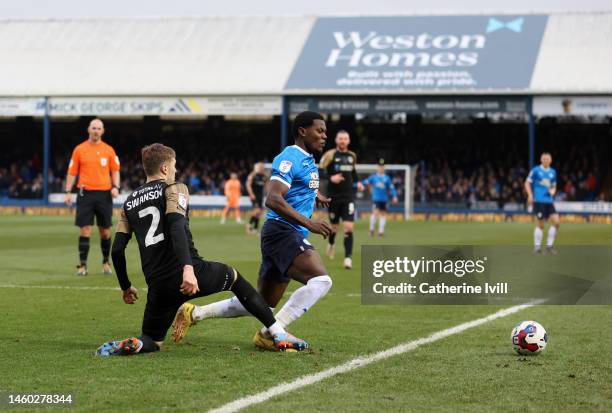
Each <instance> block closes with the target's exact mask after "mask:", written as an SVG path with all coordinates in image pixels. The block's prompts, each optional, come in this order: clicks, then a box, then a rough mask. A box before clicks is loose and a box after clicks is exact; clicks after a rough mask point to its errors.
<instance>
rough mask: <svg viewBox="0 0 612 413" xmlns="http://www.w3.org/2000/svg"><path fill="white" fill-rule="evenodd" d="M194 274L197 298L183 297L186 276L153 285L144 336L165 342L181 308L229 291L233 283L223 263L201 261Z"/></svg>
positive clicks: (231, 271) (143, 325) (175, 276)
mask: <svg viewBox="0 0 612 413" xmlns="http://www.w3.org/2000/svg"><path fill="white" fill-rule="evenodd" d="M194 272H195V275H196V278H197V280H198V287H199V288H200V291H199V292H198V293H197V294H195V295H191V296H189V295H184V294H182V293H181V291H180V287H181V284H182V282H183V272H182V271H179V272H177V273H176V274H174V275H173V276H172V277H170V278H167V279H164V280H160V281H158V282H152V283H151V285H149V291H148V293H147V304H146V306H145V311H144V317H143V319H142V334H146V335H147V336H149V337H151V338H152V339H153V340H154V341H163V340H164V338H165V337H166V333H167V332H168V329H169V328H170V326H171V325H172V321H174V317H175V316H176V312H177V310H178V309H179V307H180V306H181V305H182V304H183V303H184V302H186V301H189V300H191V299H194V298H198V297H204V296H207V295H211V294H214V293H218V292H220V291H227V290H229V289H230V288H231V287H232V284H233V283H234V281H235V279H234V270H233V269H232V268H231V267H229V266H227V265H225V264H222V263H220V262H213V261H201V262H198V263H194Z"/></svg>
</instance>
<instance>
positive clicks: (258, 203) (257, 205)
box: [251, 197, 263, 208]
mask: <svg viewBox="0 0 612 413" xmlns="http://www.w3.org/2000/svg"><path fill="white" fill-rule="evenodd" d="M251 203H252V204H253V208H263V198H261V197H255V200H254V201H251Z"/></svg>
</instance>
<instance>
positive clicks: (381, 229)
mask: <svg viewBox="0 0 612 413" xmlns="http://www.w3.org/2000/svg"><path fill="white" fill-rule="evenodd" d="M386 223H387V217H380V221H378V232H379V233H380V234H383V233H384V232H385V224H386Z"/></svg>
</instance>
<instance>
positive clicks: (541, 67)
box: [0, 12, 612, 96]
mask: <svg viewBox="0 0 612 413" xmlns="http://www.w3.org/2000/svg"><path fill="white" fill-rule="evenodd" d="M316 22H317V18H316V17H272V18H264V17H208V18H169V19H163V18H140V19H119V18H118V19H67V20H61V19H60V20H57V19H51V20H0V53H1V55H2V59H1V60H0V96H165V95H168V96H170V95H173V96H184V95H194V96H197V95H280V94H286V93H298V92H296V91H293V92H292V91H287V90H286V85H287V81H288V79H289V78H290V76H291V73H292V70H293V69H294V65H295V64H296V62H297V61H298V58H299V57H300V54H301V52H302V49H303V47H304V45H305V44H306V43H307V41H308V38H309V35H310V34H311V31H312V29H313V27H314V26H315V23H316ZM610 73H612V12H603V13H571V14H570V13H566V14H551V15H549V17H548V20H547V23H546V25H545V30H544V35H543V37H542V41H541V44H540V48H539V54H538V55H537V59H536V60H535V67H534V69H533V75H532V77H531V83H530V85H529V86H528V87H527V88H523V89H514V90H510V89H505V88H490V89H489V90H486V91H484V93H508V92H510V93H525V92H528V93H535V94H593V93H606V94H610V93H612V76H610ZM502 75H503V74H502ZM321 92H322V93H328V94H329V93H333V92H334V90H330V89H329V88H328V89H325V90H322V91H321ZM343 92H346V90H344V91H343ZM359 92H360V90H359V89H352V90H350V93H359ZM365 92H366V93H375V91H372V90H368V91H365ZM387 92H388V91H387ZM436 92H440V91H437V90H420V91H419V90H416V91H414V93H436ZM443 92H444V91H443ZM456 92H459V93H463V94H469V93H477V94H480V93H483V90H469V89H462V90H459V91H456ZM309 93H311V94H316V93H317V90H310V91H309ZM401 93H402V94H404V93H411V92H410V91H402V92H401ZM446 93H448V90H446ZM451 93H453V92H451Z"/></svg>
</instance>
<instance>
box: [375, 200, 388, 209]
mask: <svg viewBox="0 0 612 413" xmlns="http://www.w3.org/2000/svg"><path fill="white" fill-rule="evenodd" d="M374 208H376V209H378V210H379V211H386V210H387V203H386V202H376V201H375V202H374Z"/></svg>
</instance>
